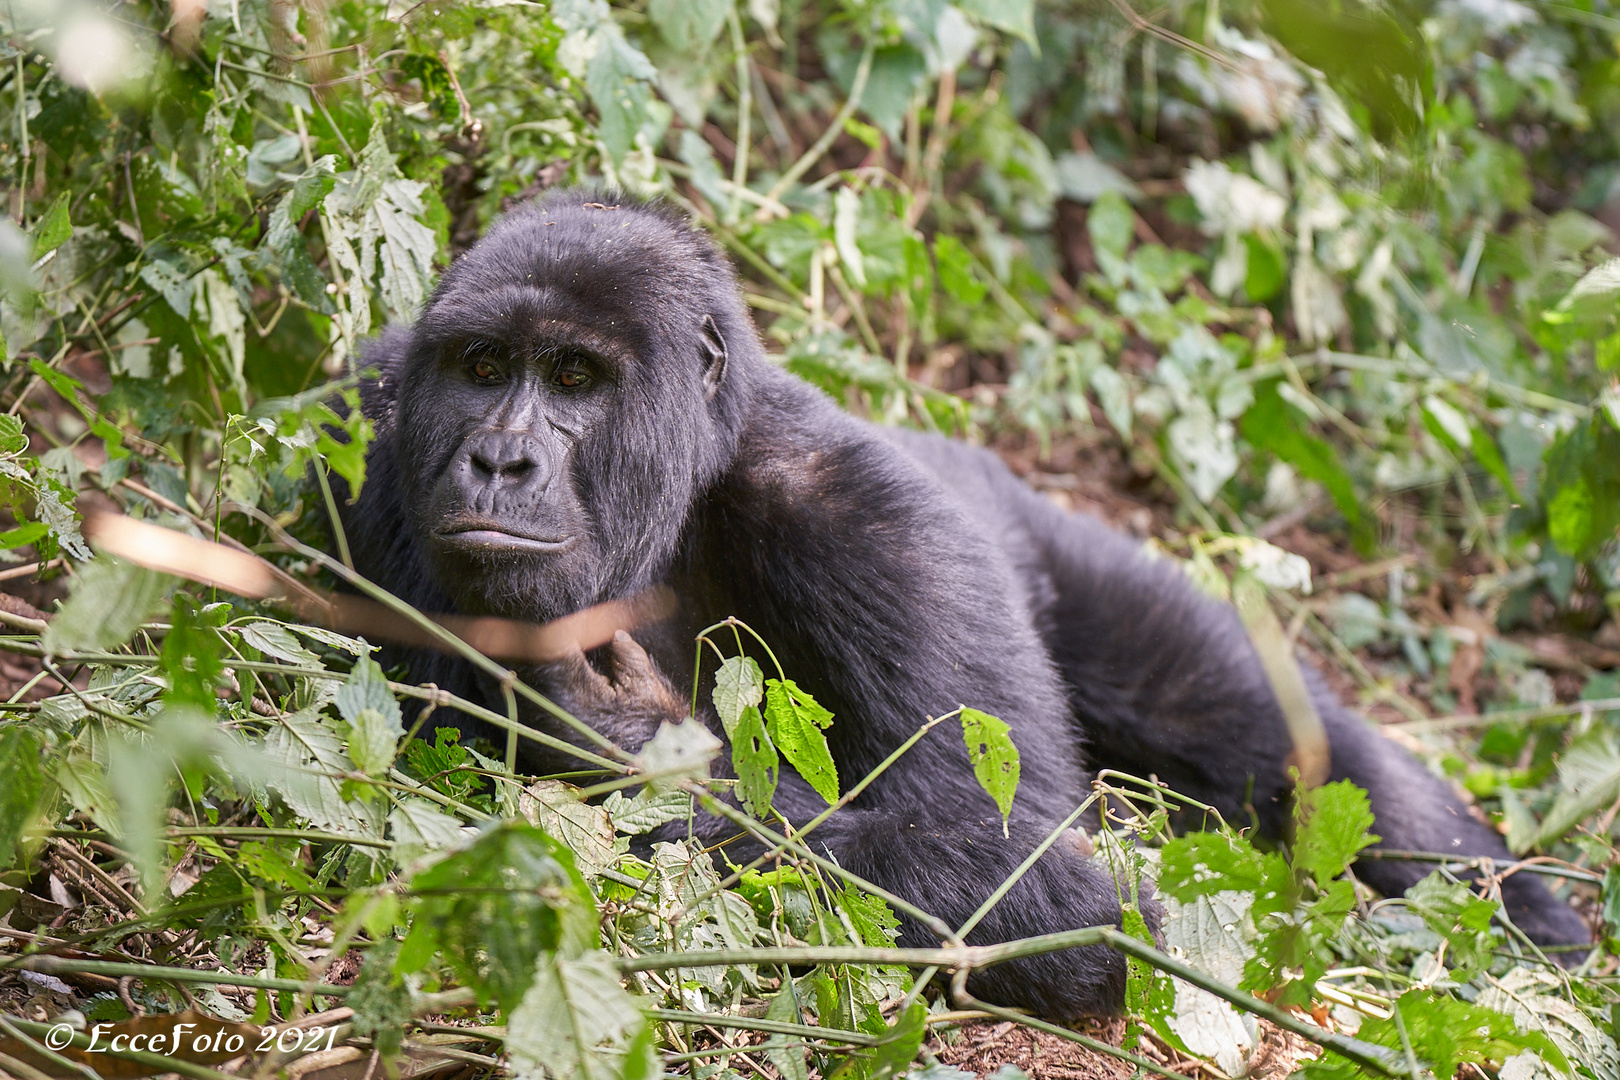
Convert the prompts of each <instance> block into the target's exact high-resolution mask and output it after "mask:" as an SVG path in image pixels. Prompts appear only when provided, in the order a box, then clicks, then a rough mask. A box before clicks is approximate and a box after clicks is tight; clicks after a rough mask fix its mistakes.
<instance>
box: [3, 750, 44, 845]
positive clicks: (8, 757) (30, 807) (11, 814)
mask: <svg viewBox="0 0 1620 1080" xmlns="http://www.w3.org/2000/svg"><path fill="white" fill-rule="evenodd" d="M39 753H40V743H39V737H38V736H37V735H35V734H34V733H33V732H32V731H30V730H28V729H27V728H25V727H23V726H22V725H21V724H7V725H5V726H4V727H0V776H3V777H5V782H4V783H3V784H0V870H5V869H7V868H9V867H10V866H11V862H12V858H13V856H15V854H16V851H17V842H18V841H19V840H20V839H21V838H22V833H23V829H24V827H25V826H27V825H28V823H29V819H30V818H32V817H33V815H34V810H35V809H36V808H37V807H38V806H39V803H40V800H41V799H42V798H44V795H45V768H44V765H43V764H42V763H41V761H40V756H39Z"/></svg>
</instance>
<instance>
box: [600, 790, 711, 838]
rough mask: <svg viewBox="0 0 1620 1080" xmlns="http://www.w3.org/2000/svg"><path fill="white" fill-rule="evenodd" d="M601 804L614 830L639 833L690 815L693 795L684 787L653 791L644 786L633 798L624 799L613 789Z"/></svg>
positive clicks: (631, 834)
mask: <svg viewBox="0 0 1620 1080" xmlns="http://www.w3.org/2000/svg"><path fill="white" fill-rule="evenodd" d="M603 806H604V807H606V808H607V812H608V814H609V816H611V817H612V818H613V828H614V830H615V831H616V832H621V833H623V834H625V835H626V836H639V835H641V834H642V833H645V832H651V831H652V830H653V829H656V828H658V826H660V825H663V824H666V823H667V822H671V821H680V820H682V819H684V818H688V817H690V816H691V815H692V796H690V795H688V794H687V793H686V792H684V791H664V792H655V791H653V790H652V789H651V788H647V789H644V790H643V791H642V793H641V794H640V795H637V796H636V797H635V798H633V799H627V798H625V797H624V795H623V794H622V793H620V792H617V791H615V792H613V793H612V794H611V795H609V796H608V797H607V799H606V800H605V801H604V802H603Z"/></svg>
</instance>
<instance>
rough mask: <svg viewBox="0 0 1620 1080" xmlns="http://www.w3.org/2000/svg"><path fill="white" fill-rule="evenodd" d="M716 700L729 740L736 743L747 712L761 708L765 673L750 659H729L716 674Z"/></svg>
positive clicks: (733, 657)
mask: <svg viewBox="0 0 1620 1080" xmlns="http://www.w3.org/2000/svg"><path fill="white" fill-rule="evenodd" d="M713 698H714V711H715V712H716V713H717V714H718V715H719V717H720V723H721V724H722V725H724V727H725V729H726V737H727V738H729V739H730V740H731V741H732V742H733V743H735V742H736V741H737V724H738V723H739V722H740V721H741V720H742V715H743V712H744V710H746V709H750V708H758V706H759V703H760V702H761V701H763V700H764V698H765V673H764V672H763V671H760V670H759V665H758V664H757V663H755V662H754V658H753V657H751V656H731V657H727V658H726V660H725V662H724V663H722V664H721V665H720V670H719V671H717V672H715V674H714V694H713Z"/></svg>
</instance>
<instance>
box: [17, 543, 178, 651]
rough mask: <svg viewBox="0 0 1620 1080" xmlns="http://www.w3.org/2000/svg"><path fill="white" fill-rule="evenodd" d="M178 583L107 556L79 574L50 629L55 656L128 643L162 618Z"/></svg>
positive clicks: (48, 641) (49, 640)
mask: <svg viewBox="0 0 1620 1080" xmlns="http://www.w3.org/2000/svg"><path fill="white" fill-rule="evenodd" d="M174 582H175V579H174V578H172V577H169V576H168V575H167V574H159V573H157V572H155V571H152V570H148V569H146V568H145V567H142V566H136V565H135V564H134V563H129V562H124V561H123V560H121V559H114V558H111V557H109V556H106V555H102V556H99V557H97V558H96V559H95V560H94V561H92V562H90V563H88V564H87V565H85V566H84V567H83V568H81V570H80V571H79V576H78V579H77V580H76V581H74V583H73V591H72V593H70V594H69V595H68V598H67V602H66V603H64V604H63V605H62V610H61V611H60V612H58V613H57V616H56V618H54V619H52V620H51V624H50V626H49V627H48V628H47V629H46V631H45V648H46V650H47V651H49V652H52V653H61V652H65V651H67V650H72V649H83V650H105V649H111V648H114V647H115V646H118V645H122V644H123V643H124V642H126V641H128V640H129V639H130V638H131V637H133V636H134V634H135V631H136V630H138V629H140V627H141V624H142V623H144V622H146V621H147V620H148V619H150V618H151V617H152V616H153V615H154V614H156V612H157V610H158V608H159V606H160V605H161V604H162V603H163V598H164V596H165V595H167V593H168V591H169V589H170V588H172V587H173V586H174Z"/></svg>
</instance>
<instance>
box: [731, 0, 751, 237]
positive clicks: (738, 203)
mask: <svg viewBox="0 0 1620 1080" xmlns="http://www.w3.org/2000/svg"><path fill="white" fill-rule="evenodd" d="M726 21H727V22H728V23H729V24H730V25H731V47H732V49H733V50H735V51H736V53H737V153H736V156H735V157H734V158H733V159H732V162H731V206H730V207H729V208H728V209H727V210H726V221H727V223H728V224H730V223H735V222H736V220H737V219H738V217H740V216H741V215H742V198H741V195H740V192H742V191H743V190H744V189H745V188H747V186H748V143H749V138H750V136H751V134H752V132H751V131H750V130H749V129H750V128H751V126H752V125H753V119H754V116H753V113H754V81H753V79H751V78H750V77H749V65H748V43H747V42H746V41H744V40H743V28H742V19H740V18H738V16H737V6H736V5H735V4H732V5H731V6H730V7H729V8H728V9H727V11H726Z"/></svg>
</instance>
